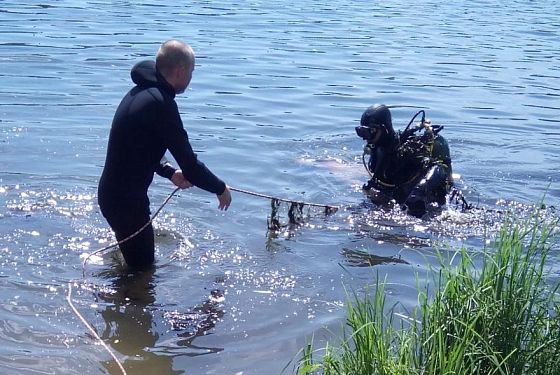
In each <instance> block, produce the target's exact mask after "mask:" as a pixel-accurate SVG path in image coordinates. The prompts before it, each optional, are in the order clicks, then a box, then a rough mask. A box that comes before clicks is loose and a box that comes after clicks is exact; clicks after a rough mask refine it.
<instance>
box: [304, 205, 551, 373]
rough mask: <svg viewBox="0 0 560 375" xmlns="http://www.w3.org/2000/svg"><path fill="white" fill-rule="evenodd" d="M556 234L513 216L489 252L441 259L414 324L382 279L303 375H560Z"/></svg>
mask: <svg viewBox="0 0 560 375" xmlns="http://www.w3.org/2000/svg"><path fill="white" fill-rule="evenodd" d="M557 229H558V220H556V221H553V222H550V221H549V222H547V223H544V222H543V220H541V219H540V217H539V216H538V212H537V213H535V214H534V215H533V216H532V217H530V218H529V219H525V220H523V221H522V222H519V221H516V220H514V219H512V218H506V219H505V221H504V223H503V226H502V228H501V230H500V232H499V233H497V236H496V238H495V240H494V241H493V242H492V243H491V244H490V245H489V246H488V247H486V248H484V249H483V250H482V251H481V252H480V253H477V254H471V253H469V252H467V251H466V250H465V249H461V250H459V251H457V252H455V253H454V256H453V257H447V258H446V257H444V256H443V255H442V254H441V253H440V254H439V261H440V267H438V269H437V270H433V283H427V284H428V286H427V287H425V288H421V289H420V288H419V289H420V292H419V304H418V307H417V308H416V309H415V310H414V311H413V312H412V314H411V316H409V317H405V318H403V317H402V315H400V314H398V313H397V311H396V307H395V306H388V305H387V303H386V300H385V292H384V282H382V281H379V280H377V282H376V283H375V285H374V288H373V291H372V292H371V293H366V295H365V296H362V297H360V296H358V295H356V294H353V295H352V298H350V302H349V303H348V305H347V320H346V323H347V324H346V327H345V332H344V335H343V338H342V340H341V342H340V343H339V344H338V345H337V346H336V347H334V346H332V345H331V344H327V346H326V348H323V349H314V348H313V344H312V343H310V344H308V345H307V347H306V348H304V349H303V350H302V356H301V359H300V361H299V364H298V366H297V369H296V372H297V374H298V375H311V374H325V375H334V374H337V375H343V374H344V375H369V374H372V375H373V374H376V375H389V374H391V375H398V374H438V375H446V374H450V375H451V374H453V375H459V374H465V375H472V374H500V375H504V374H512V375H521V374H531V375H533V374H543V375H545V374H546V375H548V374H550V375H552V374H560V315H559V313H560V302H559V300H560V299H559V296H558V294H557V291H558V287H559V285H560V284H559V283H558V282H555V283H554V284H551V283H548V282H547V281H546V279H545V278H546V276H547V275H548V268H547V264H548V263H547V260H548V258H549V257H550V256H551V250H552V249H553V248H554V247H555V246H556V245H557V234H558V230H557ZM556 259H558V258H556ZM475 262H476V264H475ZM431 284H433V285H435V287H434V289H435V290H431V289H430V285H431ZM315 357H318V359H315Z"/></svg>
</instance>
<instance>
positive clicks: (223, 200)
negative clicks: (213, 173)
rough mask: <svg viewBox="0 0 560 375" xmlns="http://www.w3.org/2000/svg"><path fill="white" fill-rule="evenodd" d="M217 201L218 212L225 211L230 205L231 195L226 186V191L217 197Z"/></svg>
mask: <svg viewBox="0 0 560 375" xmlns="http://www.w3.org/2000/svg"><path fill="white" fill-rule="evenodd" d="M218 201H219V202H220V203H219V205H218V208H219V209H220V210H224V211H227V209H228V207H229V205H230V204H231V193H230V191H229V189H228V187H227V186H226V190H224V192H223V193H222V194H221V195H218Z"/></svg>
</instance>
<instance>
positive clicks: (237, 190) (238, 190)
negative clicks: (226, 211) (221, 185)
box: [229, 186, 338, 212]
mask: <svg viewBox="0 0 560 375" xmlns="http://www.w3.org/2000/svg"><path fill="white" fill-rule="evenodd" d="M229 189H230V190H231V191H236V192H238V193H243V194H248V195H253V196H255V197H260V198H266V199H272V200H277V201H280V202H286V203H291V204H301V205H306V206H311V207H321V208H325V209H327V210H329V212H336V211H337V210H338V206H332V205H328V204H321V203H311V202H303V201H294V200H290V199H284V198H279V197H273V196H271V195H266V194H262V193H256V192H254V191H249V190H243V189H238V188H234V187H231V186H229Z"/></svg>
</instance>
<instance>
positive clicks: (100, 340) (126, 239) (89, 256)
mask: <svg viewBox="0 0 560 375" xmlns="http://www.w3.org/2000/svg"><path fill="white" fill-rule="evenodd" d="M179 189H180V188H176V189H175V190H173V192H172V193H171V194H169V195H168V196H167V198H166V199H165V201H163V203H162V204H161V206H159V208H158V209H157V211H156V212H155V213H154V214H153V215H152V217H151V218H150V220H148V221H147V222H146V224H144V225H143V226H142V227H141V228H140V229H138V230H137V231H136V232H134V233H132V234H131V235H130V236H128V237H126V238H124V239H122V240H120V241H117V242H114V243H112V244H110V245H107V246H105V247H102V248H101V249H98V250H95V251H93V252H91V253H89V254H88V256H87V257H86V258H85V259H84V261H83V262H82V281H84V282H85V281H86V266H87V262H88V260H89V258H91V257H92V256H93V255H96V254H99V253H102V252H104V251H107V250H109V249H111V248H113V247H115V246H119V245H120V244H122V243H124V242H126V241H128V240H130V239H131V238H133V237H134V236H136V235H138V233H140V232H142V231H143V230H144V229H146V227H147V226H148V225H150V224H151V223H152V222H153V221H154V219H155V218H156V216H157V215H158V214H159V213H160V211H161V210H162V208H163V207H164V206H165V205H166V204H167V203H168V202H169V200H170V199H171V198H172V197H173V196H174V195H175V194H176V193H177V191H179ZM66 301H67V302H68V305H70V308H71V309H72V311H73V312H74V314H76V316H77V317H78V318H79V319H80V321H81V322H82V323H83V324H84V325H85V326H86V328H87V329H88V330H89V331H90V332H91V334H92V335H93V337H94V338H95V339H96V340H97V341H98V342H99V343H100V344H101V345H102V346H103V348H104V349H105V350H106V351H107V352H108V353H109V355H110V356H111V357H112V358H113V360H114V361H115V362H116V363H117V366H118V367H119V369H120V370H121V372H122V373H123V375H127V373H126V370H125V369H124V367H123V365H122V364H121V362H120V361H119V359H118V358H117V356H116V355H115V353H114V352H113V351H112V350H111V348H110V347H109V346H108V345H107V344H106V343H105V341H103V339H102V338H101V337H100V336H99V335H98V334H97V332H96V331H95V329H94V328H93V327H92V326H91V325H90V324H89V323H88V321H87V320H86V319H85V318H84V317H83V315H82V314H81V313H80V311H79V310H78V309H77V308H76V306H74V304H73V302H72V282H69V283H68V295H67V296H66Z"/></svg>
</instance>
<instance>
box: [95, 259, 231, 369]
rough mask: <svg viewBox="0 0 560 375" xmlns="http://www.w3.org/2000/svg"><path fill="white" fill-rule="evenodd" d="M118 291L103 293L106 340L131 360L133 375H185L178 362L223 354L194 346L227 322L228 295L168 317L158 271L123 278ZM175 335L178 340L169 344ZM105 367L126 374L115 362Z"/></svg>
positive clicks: (103, 334)
mask: <svg viewBox="0 0 560 375" xmlns="http://www.w3.org/2000/svg"><path fill="white" fill-rule="evenodd" d="M112 287H113V288H112V290H109V291H108V290H102V291H100V292H98V293H97V296H98V297H99V298H100V300H102V301H103V302H104V303H103V304H102V305H101V306H105V308H104V310H103V311H102V312H101V316H102V317H103V320H104V322H105V328H104V329H103V330H102V332H101V334H100V336H101V338H102V339H103V340H104V341H106V342H108V343H109V344H110V345H111V346H112V347H113V349H115V350H116V351H118V352H119V353H121V354H122V355H124V356H125V359H124V361H123V363H122V364H123V366H124V368H125V369H126V371H127V373H128V374H183V373H184V371H182V370H173V358H175V357H178V356H198V355H204V354H209V353H217V352H220V351H222V350H223V348H209V347H201V346H196V345H194V344H193V341H194V340H195V339H196V338H197V337H199V336H203V335H205V334H207V333H208V331H209V330H211V329H212V328H213V327H214V326H215V324H216V322H217V321H218V320H220V319H221V318H222V317H223V315H224V312H223V310H222V309H221V302H222V301H223V293H222V292H220V291H213V292H212V294H211V296H210V297H209V299H208V300H207V301H205V302H204V303H202V304H201V305H198V306H195V307H194V308H192V309H187V310H186V311H184V312H179V311H165V310H164V309H162V308H161V304H157V303H156V295H155V283H154V270H149V271H145V272H137V273H124V272H123V273H122V274H120V275H117V277H116V279H115V281H114V283H113V286H112ZM175 333H176V334H175ZM169 334H174V338H173V339H169V338H167V339H165V336H166V335H169ZM162 339H163V340H164V341H165V343H164V344H161V341H162ZM158 342H159V344H158ZM103 365H104V367H105V368H107V369H108V370H109V371H110V373H120V372H119V369H118V367H117V365H116V364H115V363H114V362H105V363H103Z"/></svg>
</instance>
